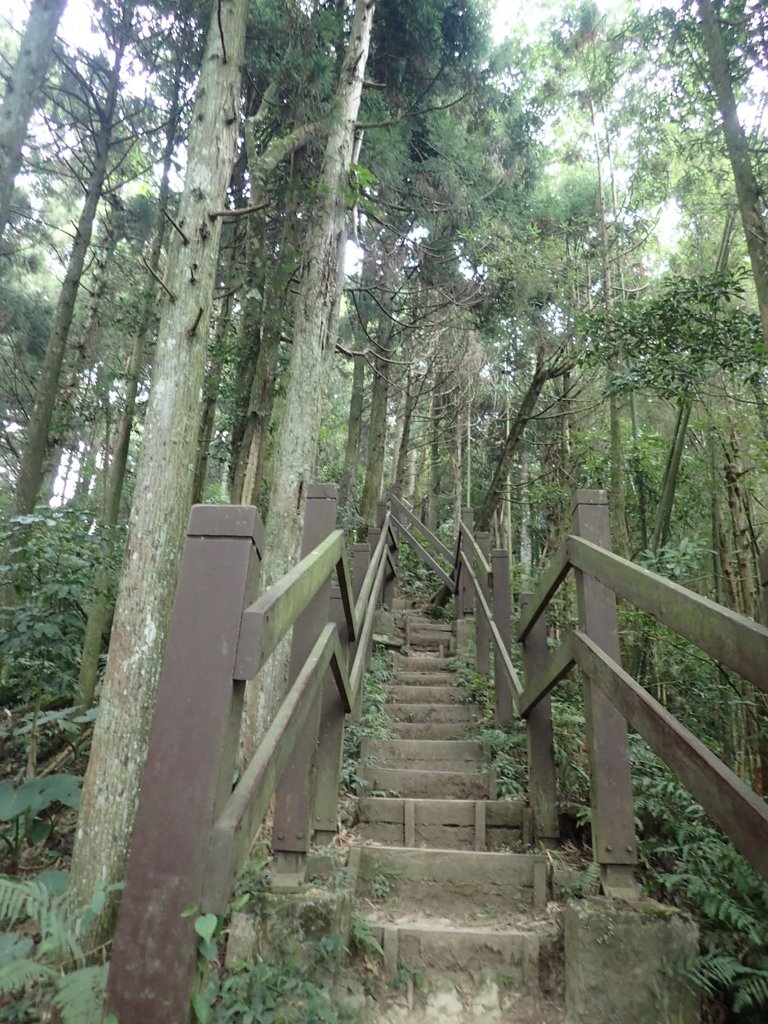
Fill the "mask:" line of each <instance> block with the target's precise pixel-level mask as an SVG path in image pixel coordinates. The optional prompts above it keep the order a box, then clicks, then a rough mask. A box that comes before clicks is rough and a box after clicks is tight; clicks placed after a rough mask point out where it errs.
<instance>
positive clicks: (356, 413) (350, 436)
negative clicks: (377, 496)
mask: <svg viewBox="0 0 768 1024" xmlns="http://www.w3.org/2000/svg"><path fill="white" fill-rule="evenodd" d="M352 363H353V369H352V394H351V396H350V400H349V421H348V424H347V446H346V448H345V450H344V471H343V472H342V474H341V484H340V485H339V505H340V506H341V507H342V508H344V507H345V506H346V505H348V504H349V497H350V494H351V493H352V492H353V490H354V480H355V477H356V476H357V467H358V463H359V459H360V434H361V430H362V425H363V389H364V387H365V358H364V357H363V356H361V355H356V356H354V357H353V360H352Z"/></svg>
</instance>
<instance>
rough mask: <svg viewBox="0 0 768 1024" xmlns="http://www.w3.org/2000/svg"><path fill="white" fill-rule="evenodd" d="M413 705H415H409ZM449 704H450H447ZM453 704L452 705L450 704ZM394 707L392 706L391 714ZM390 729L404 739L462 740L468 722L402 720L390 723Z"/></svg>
mask: <svg viewBox="0 0 768 1024" xmlns="http://www.w3.org/2000/svg"><path fill="white" fill-rule="evenodd" d="M409 706H410V707H413V705H412V704H411V705H409ZM446 706H449V705H446ZM450 706H452V705H450ZM391 713H392V708H390V714H391ZM389 728H390V731H391V732H393V733H394V734H395V736H397V737H399V738H400V739H403V740H410V739H424V740H461V739H464V738H465V737H466V735H467V729H468V724H467V723H466V722H455V723H451V722H431V723H430V722H402V721H396V722H391V723H390V726H389Z"/></svg>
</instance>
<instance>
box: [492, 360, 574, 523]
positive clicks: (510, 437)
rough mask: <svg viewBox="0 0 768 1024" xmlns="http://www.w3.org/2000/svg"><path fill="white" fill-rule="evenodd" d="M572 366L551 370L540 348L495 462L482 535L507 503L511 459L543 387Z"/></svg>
mask: <svg viewBox="0 0 768 1024" xmlns="http://www.w3.org/2000/svg"><path fill="white" fill-rule="evenodd" d="M570 367H571V364H570V363H567V364H566V363H559V364H555V365H552V366H549V367H548V366H546V365H545V363H544V352H543V350H541V349H540V350H539V352H538V353H537V356H536V370H535V371H534V374H533V378H532V379H531V383H530V384H529V385H528V390H527V391H526V392H525V394H524V395H523V400H522V402H521V403H520V407H519V409H518V410H517V413H516V415H515V418H514V420H513V421H512V423H511V425H510V428H509V431H508V433H507V439H506V441H505V442H504V447H503V449H502V451H501V455H500V456H499V460H498V462H497V463H496V469H495V470H494V473H493V480H492V481H491V486H490V487H489V488H488V493H487V494H486V496H485V501H484V502H483V505H482V508H481V509H480V512H479V513H478V516H477V520H476V522H475V530H476V531H478V532H482V531H484V530H488V529H490V525H491V522H492V521H493V513H494V512H495V511H496V509H497V508H498V507H499V505H500V504H501V502H502V501H503V500H504V492H505V490H506V482H507V476H508V474H509V471H510V468H511V466H512V459H513V457H514V454H515V452H516V451H517V447H518V445H519V444H520V441H521V439H522V436H523V432H524V430H525V426H526V424H527V423H528V421H529V420H530V419H531V418H532V416H533V411H534V409H535V408H536V403H537V401H538V400H539V395H540V394H541V392H542V389H543V387H544V385H545V384H546V383H547V381H548V380H552V379H553V378H555V377H559V376H562V375H563V374H564V373H566V372H567V371H568V370H569V369H570Z"/></svg>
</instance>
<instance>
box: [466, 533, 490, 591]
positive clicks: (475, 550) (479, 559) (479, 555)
mask: <svg viewBox="0 0 768 1024" xmlns="http://www.w3.org/2000/svg"><path fill="white" fill-rule="evenodd" d="M459 534H460V536H461V538H462V539H463V540H464V541H466V544H467V546H468V547H469V549H470V553H471V556H472V560H473V561H474V563H475V565H479V566H480V568H481V569H482V571H483V573H484V575H485V578H486V580H487V581H488V586H491V585H492V583H493V574H492V572H491V567H490V565H489V564H488V559H487V558H486V557H485V555H484V554H483V552H482V551H481V550H480V548H479V546H478V543H477V541H476V540H475V538H474V536H473V534H472V531H471V530H469V529H468V528H467V526H466V524H465V523H462V524H461V526H460V527H459Z"/></svg>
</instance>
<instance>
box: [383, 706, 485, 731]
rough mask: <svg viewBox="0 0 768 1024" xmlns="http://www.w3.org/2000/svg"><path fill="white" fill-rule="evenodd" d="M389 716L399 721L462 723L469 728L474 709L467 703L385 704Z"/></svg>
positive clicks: (473, 717)
mask: <svg viewBox="0 0 768 1024" xmlns="http://www.w3.org/2000/svg"><path fill="white" fill-rule="evenodd" d="M387 714H388V715H389V717H390V718H393V719H395V720H396V721H400V722H425V723H430V724H437V723H444V724H451V725H456V724H457V723H459V722H461V723H464V725H465V728H467V729H468V728H469V726H470V725H471V723H472V722H473V721H474V719H475V711H474V708H472V707H471V706H470V705H469V704H396V703H391V704H389V705H388V706H387Z"/></svg>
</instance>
